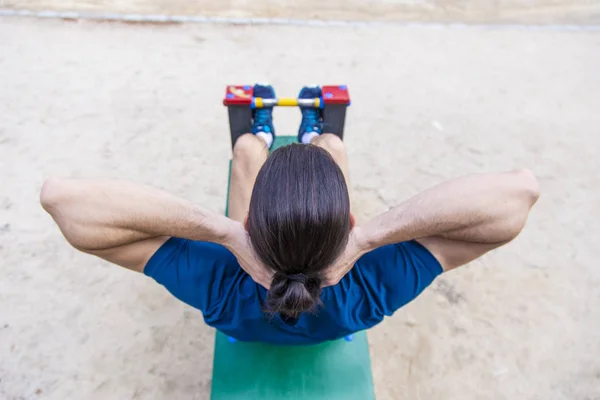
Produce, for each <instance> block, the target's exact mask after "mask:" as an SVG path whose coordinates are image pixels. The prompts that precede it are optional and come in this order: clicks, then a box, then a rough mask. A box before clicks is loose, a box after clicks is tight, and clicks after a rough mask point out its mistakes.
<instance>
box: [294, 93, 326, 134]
mask: <svg viewBox="0 0 600 400" xmlns="http://www.w3.org/2000/svg"><path fill="white" fill-rule="evenodd" d="M316 97H319V98H320V97H322V92H321V87H320V86H304V87H303V88H302V90H300V94H299V95H298V98H300V99H314V98H316ZM300 112H301V113H302V122H301V123H300V129H298V141H299V142H300V143H302V136H304V134H306V133H310V134H312V135H310V138H312V137H313V136H316V135H320V134H321V133H323V114H322V112H321V109H320V108H319V107H300Z"/></svg>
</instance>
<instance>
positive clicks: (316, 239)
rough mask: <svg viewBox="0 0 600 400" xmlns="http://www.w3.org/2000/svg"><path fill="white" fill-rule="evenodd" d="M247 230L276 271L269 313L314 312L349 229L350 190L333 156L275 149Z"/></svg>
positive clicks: (257, 187)
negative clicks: (322, 285)
mask: <svg viewBox="0 0 600 400" xmlns="http://www.w3.org/2000/svg"><path fill="white" fill-rule="evenodd" d="M247 229H248V234H249V236H250V242H251V244H252V246H253V247H254V250H255V251H256V253H257V255H258V257H259V258H260V259H261V261H262V262H263V263H265V264H266V265H267V266H268V267H270V268H272V269H273V270H274V271H275V275H274V277H273V281H272V283H271V288H270V290H269V292H268V295H267V304H266V305H265V308H266V311H267V312H269V313H271V314H277V313H279V314H281V315H282V316H283V317H284V318H286V319H289V318H297V317H299V316H300V314H301V313H302V312H304V311H314V310H315V308H316V306H317V305H318V304H320V295H321V284H322V282H323V272H324V270H325V269H326V268H327V267H329V266H330V265H331V264H332V263H333V262H334V261H335V260H336V258H337V257H338V256H339V255H340V254H341V252H342V251H343V250H344V249H345V247H346V244H347V242H348V236H349V234H350V229H351V225H350V197H349V195H348V188H347V186H346V181H345V179H344V174H343V173H342V170H341V169H340V167H339V166H338V165H337V164H336V162H335V161H334V160H333V158H332V157H331V155H330V154H329V153H328V152H327V151H326V150H324V149H322V148H320V147H317V146H313V145H304V144H291V145H289V146H285V147H281V148H279V149H277V150H275V151H274V152H273V154H271V155H270V156H269V158H268V159H267V161H266V162H265V164H264V165H263V166H262V168H261V170H260V172H259V173H258V176H257V178H256V183H255V184H254V189H253V191H252V197H251V199H250V209H249V212H248V222H247Z"/></svg>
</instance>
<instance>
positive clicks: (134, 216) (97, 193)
mask: <svg viewBox="0 0 600 400" xmlns="http://www.w3.org/2000/svg"><path fill="white" fill-rule="evenodd" d="M40 200H41V203H42V205H43V207H44V209H45V210H46V211H48V213H50V215H52V217H53V218H54V220H55V221H56V223H57V224H58V226H59V228H60V230H61V231H62V233H63V235H64V236H65V238H66V239H67V240H68V241H69V243H70V244H71V245H73V246H74V247H75V248H77V249H79V250H81V251H84V252H87V253H90V254H94V255H97V256H99V257H102V258H104V259H106V260H108V261H110V262H113V263H115V264H119V265H121V266H124V267H127V268H130V269H134V270H137V271H142V270H143V268H144V266H145V264H146V262H147V261H148V260H149V259H150V257H151V256H152V254H154V252H155V251H156V250H157V249H158V248H159V247H160V246H161V245H162V244H163V243H164V242H165V241H166V240H167V239H168V237H170V236H176V237H181V238H187V239H191V240H201V241H208V242H215V243H221V244H223V243H224V242H225V239H226V237H227V234H228V230H229V229H230V226H231V224H232V223H233V221H231V220H229V219H228V218H226V217H224V216H221V215H218V214H216V213H213V212H210V211H207V210H205V209H203V208H202V207H200V206H198V205H195V204H193V203H191V202H188V201H186V200H183V199H180V198H178V197H176V196H173V195H171V194H169V193H166V192H164V191H161V190H159V189H155V188H152V187H149V186H143V185H136V184H134V183H130V182H126V181H120V180H108V179H102V180H99V179H57V178H55V179H49V180H47V181H46V182H45V183H44V186H43V188H42V192H41V195H40Z"/></svg>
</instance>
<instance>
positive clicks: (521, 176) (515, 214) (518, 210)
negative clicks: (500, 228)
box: [503, 169, 540, 243]
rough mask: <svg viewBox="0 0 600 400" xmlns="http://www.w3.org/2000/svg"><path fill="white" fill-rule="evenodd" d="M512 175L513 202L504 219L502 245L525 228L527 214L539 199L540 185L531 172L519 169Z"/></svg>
mask: <svg viewBox="0 0 600 400" xmlns="http://www.w3.org/2000/svg"><path fill="white" fill-rule="evenodd" d="M513 174H514V176H515V178H516V179H515V180H514V184H515V186H514V187H515V191H514V197H513V199H514V201H512V202H510V203H509V204H512V207H511V208H509V210H510V211H509V214H508V215H507V216H506V217H505V218H506V219H505V224H506V225H505V227H506V228H505V230H504V232H505V236H506V237H505V240H504V241H503V242H504V243H508V242H510V241H512V240H513V239H514V238H516V237H517V236H518V235H519V233H521V231H522V230H523V228H525V224H526V223H527V219H528V217H529V212H530V211H531V208H532V207H533V206H534V204H535V203H536V202H537V200H538V199H539V197H540V184H539V182H538V180H537V178H536V177H535V175H534V174H533V172H532V171H531V170H529V169H521V170H517V171H514V172H513ZM507 211H508V210H507Z"/></svg>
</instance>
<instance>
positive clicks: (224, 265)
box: [144, 238, 239, 318]
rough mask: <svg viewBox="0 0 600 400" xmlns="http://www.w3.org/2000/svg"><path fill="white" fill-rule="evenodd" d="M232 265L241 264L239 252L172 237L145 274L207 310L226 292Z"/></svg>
mask: <svg viewBox="0 0 600 400" xmlns="http://www.w3.org/2000/svg"><path fill="white" fill-rule="evenodd" d="M231 268H236V269H238V268H239V264H237V260H236V259H235V256H234V255H233V254H232V253H231V252H229V251H228V250H227V249H225V248H224V247H222V246H219V245H217V244H214V243H208V242H197V241H192V240H187V239H180V238H170V239H169V240H167V241H166V242H165V243H164V244H163V245H162V246H161V247H160V248H159V249H158V250H157V251H156V253H154V255H153V256H152V257H151V258H150V260H149V261H148V263H147V264H146V267H145V268H144V274H146V275H147V276H149V277H152V278H153V279H154V280H155V281H156V282H158V283H160V284H161V285H163V286H164V287H165V288H166V289H167V290H168V291H169V292H171V294H172V295H173V296H175V297H177V298H178V299H179V300H181V301H183V302H184V303H187V304H189V305H190V306H192V307H195V308H197V309H199V310H200V311H202V313H203V314H204V316H205V318H206V316H207V315H206V314H207V313H210V312H211V308H215V307H218V303H219V301H220V300H221V299H223V298H224V297H225V296H224V295H223V293H221V291H222V290H223V288H224V287H225V286H226V285H225V284H224V283H225V282H224V281H225V280H227V279H228V276H229V275H230V273H229V272H231Z"/></svg>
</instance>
